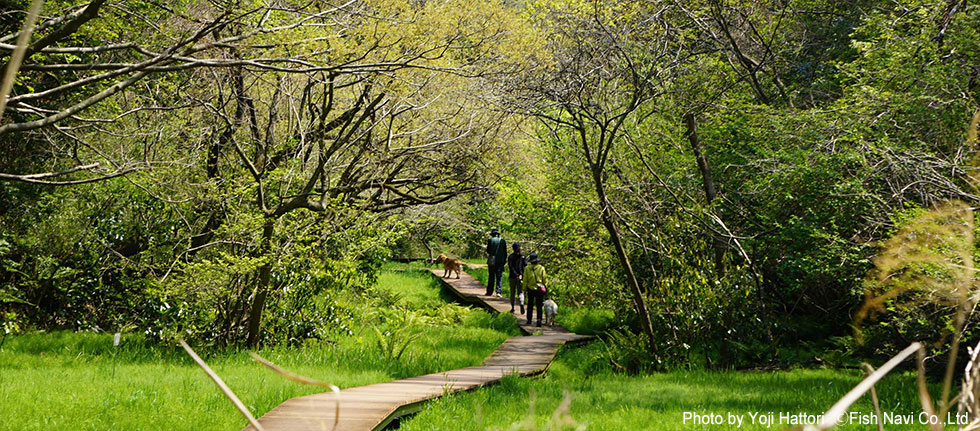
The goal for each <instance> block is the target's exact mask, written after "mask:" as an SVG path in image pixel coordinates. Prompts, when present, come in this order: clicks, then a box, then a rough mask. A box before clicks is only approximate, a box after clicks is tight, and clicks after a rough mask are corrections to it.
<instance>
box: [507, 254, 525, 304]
mask: <svg viewBox="0 0 980 431" xmlns="http://www.w3.org/2000/svg"><path fill="white" fill-rule="evenodd" d="M512 247H514V252H513V253H511V254H510V256H507V284H509V285H510V312H511V313H513V312H514V298H516V297H518V296H520V293H521V290H522V287H521V279H522V278H524V267H525V266H527V258H525V257H524V255H523V254H521V244H520V243H517V242H515V243H514V245H513V246H512ZM518 302H520V301H518ZM520 304H521V314H524V303H523V302H521V303H520Z"/></svg>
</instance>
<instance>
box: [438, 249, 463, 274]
mask: <svg viewBox="0 0 980 431" xmlns="http://www.w3.org/2000/svg"><path fill="white" fill-rule="evenodd" d="M436 263H441V264H442V269H444V271H443V273H442V278H449V276H450V275H452V273H453V272H454V271H455V272H456V278H459V271H461V270H462V269H463V262H460V260H459V259H450V258H449V256H446V255H444V254H440V255H439V257H437V258H436Z"/></svg>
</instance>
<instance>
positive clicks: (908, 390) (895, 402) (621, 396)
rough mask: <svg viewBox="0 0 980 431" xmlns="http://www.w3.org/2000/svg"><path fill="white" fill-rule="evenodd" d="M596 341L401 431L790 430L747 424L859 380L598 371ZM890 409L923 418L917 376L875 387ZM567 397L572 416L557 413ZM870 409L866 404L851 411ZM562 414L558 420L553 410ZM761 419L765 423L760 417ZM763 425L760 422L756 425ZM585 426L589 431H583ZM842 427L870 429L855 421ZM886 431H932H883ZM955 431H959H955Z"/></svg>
mask: <svg viewBox="0 0 980 431" xmlns="http://www.w3.org/2000/svg"><path fill="white" fill-rule="evenodd" d="M601 348H602V346H601V344H599V343H593V344H591V345H588V346H584V347H567V348H565V349H563V350H562V352H561V353H560V354H559V356H558V358H557V360H556V361H555V362H554V363H553V364H552V365H551V367H550V368H549V370H548V372H547V373H546V374H544V375H542V376H540V377H537V378H507V379H504V381H503V382H501V383H500V384H499V385H496V386H492V387H488V388H483V389H479V390H476V391H472V392H468V393H462V394H455V395H452V396H449V397H446V398H442V399H440V400H437V401H434V402H432V403H430V404H429V405H428V406H427V407H426V409H424V410H423V411H421V412H419V413H418V414H417V415H416V416H414V417H412V418H410V419H407V420H405V421H404V422H403V423H402V426H401V429H402V430H404V431H422V430H429V431H431V430H444V431H450V430H473V431H476V430H479V431H486V430H528V431H531V430H577V429H587V430H590V431H599V430H608V431H619V430H658V431H660V430H662V431H698V430H719V431H721V430H726V431H727V430H731V429H736V428H737V427H736V426H732V425H728V424H727V423H726V424H722V425H701V424H695V423H694V422H693V420H689V421H688V422H687V423H685V422H684V413H685V412H696V413H698V414H701V415H703V414H706V413H714V414H719V415H721V416H722V417H723V418H725V419H724V420H725V421H726V422H727V420H728V419H727V415H728V413H732V414H734V415H741V416H742V417H743V418H744V421H745V422H743V425H742V426H741V427H740V428H737V429H747V430H784V429H788V428H791V425H787V424H782V425H780V424H778V423H777V424H776V425H773V426H765V425H761V424H751V422H750V421H751V417H750V416H749V414H750V413H761V414H763V415H765V414H767V413H769V412H772V413H773V417H774V418H775V420H776V421H777V422H778V421H779V414H780V412H788V413H793V414H796V413H799V412H805V413H808V414H821V413H822V412H824V411H825V410H826V409H828V408H829V407H830V406H831V405H832V404H833V403H834V402H836V401H837V400H838V399H839V398H840V397H841V396H843V395H844V394H845V393H846V392H847V391H848V390H850V389H851V388H852V387H853V386H854V385H855V384H857V383H858V382H859V381H860V379H861V374H860V373H859V372H857V371H852V370H807V369H798V370H789V371H777V372H706V371H678V372H669V373H661V374H652V375H641V376H630V375H624V374H614V373H611V372H609V371H605V370H602V369H600V367H601V366H602V365H601V364H599V363H596V361H595V359H594V357H595V354H596V353H597V352H598V350H599V349H601ZM878 390H879V394H880V397H881V406H882V409H883V410H884V411H887V412H893V413H901V414H909V413H915V414H918V412H920V411H921V410H920V408H919V402H918V398H916V391H915V381H914V378H913V376H911V375H908V374H904V375H903V374H899V375H894V376H889V377H886V378H885V380H884V381H883V382H881V384H879V385H878ZM564 400H568V401H570V404H569V405H568V408H567V409H563V408H560V407H559V406H560V405H561V404H562V402H563V401H564ZM852 410H853V411H855V412H866V413H870V412H873V408H872V405H871V401H870V400H869V399H868V398H867V397H865V398H864V399H862V400H861V401H860V402H859V403H858V404H857V405H856V406H855V407H854V408H853V409H852ZM556 411H557V413H556ZM761 417H762V416H759V418H761ZM759 421H760V422H761V419H760V420H759ZM581 426H584V428H580V427H581ZM839 429H843V430H871V429H874V426H868V425H858V424H852V425H847V426H842V427H840V428H839ZM885 429H886V430H905V429H908V430H911V429H916V430H923V429H926V427H924V426H921V425H915V426H886V427H885ZM949 429H954V428H952V427H951V428H949Z"/></svg>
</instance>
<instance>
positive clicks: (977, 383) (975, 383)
mask: <svg viewBox="0 0 980 431" xmlns="http://www.w3.org/2000/svg"><path fill="white" fill-rule="evenodd" d="M967 353H968V354H969V355H970V360H969V361H967V363H966V369H965V370H964V373H963V388H962V390H961V391H960V396H959V409H958V410H957V412H958V413H959V414H960V415H967V417H969V418H972V419H971V420H970V423H969V424H966V426H960V427H959V429H960V431H974V430H980V417H977V415H978V414H980V343H978V344H977V345H976V347H974V348H972V349H971V348H969V347H967Z"/></svg>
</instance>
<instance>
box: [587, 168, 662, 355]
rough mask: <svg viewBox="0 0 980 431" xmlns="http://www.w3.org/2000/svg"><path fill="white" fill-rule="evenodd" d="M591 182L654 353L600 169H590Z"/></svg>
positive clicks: (650, 331)
mask: <svg viewBox="0 0 980 431" xmlns="http://www.w3.org/2000/svg"><path fill="white" fill-rule="evenodd" d="M592 181H593V183H594V185H595V191H596V194H597V195H598V197H599V205H601V206H602V209H601V211H600V217H601V218H602V224H603V226H605V227H606V231H608V232H609V238H610V239H611V240H612V243H613V247H615V248H616V256H617V257H618V258H619V263H620V265H621V266H622V267H623V272H625V273H626V282H627V284H628V285H629V289H630V293H631V294H632V297H633V305H634V306H635V307H636V312H637V314H639V315H640V324H641V325H642V326H643V332H644V333H645V334H647V338H648V339H649V340H650V345H649V350H650V353H651V354H652V353H655V352H656V349H655V348H654V344H653V343H654V342H655V341H656V340H654V337H653V322H651V321H650V311H649V310H647V303H646V300H645V299H643V291H642V290H641V289H640V282H639V281H638V280H637V279H636V274H635V273H634V272H633V265H632V264H630V258H629V256H628V255H627V254H626V249H625V248H624V247H623V241H622V240H621V239H620V238H619V229H617V228H616V223H615V221H614V220H613V215H612V210H611V208H610V203H609V199H608V198H606V187H605V185H604V184H603V179H602V172H601V169H599V168H597V167H595V166H593V167H592Z"/></svg>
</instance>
